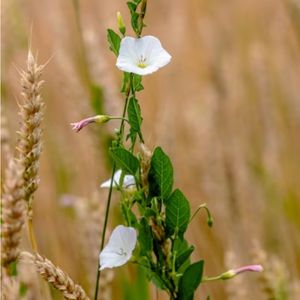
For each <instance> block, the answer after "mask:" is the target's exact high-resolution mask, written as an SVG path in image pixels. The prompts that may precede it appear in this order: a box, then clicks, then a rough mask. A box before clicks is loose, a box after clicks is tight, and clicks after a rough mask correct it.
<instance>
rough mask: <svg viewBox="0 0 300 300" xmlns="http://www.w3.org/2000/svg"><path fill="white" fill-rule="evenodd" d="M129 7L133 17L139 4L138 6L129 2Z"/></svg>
mask: <svg viewBox="0 0 300 300" xmlns="http://www.w3.org/2000/svg"><path fill="white" fill-rule="evenodd" d="M127 6H128V8H129V10H130V14H131V15H132V14H133V13H135V11H136V8H137V4H136V3H134V2H130V1H128V2H127Z"/></svg>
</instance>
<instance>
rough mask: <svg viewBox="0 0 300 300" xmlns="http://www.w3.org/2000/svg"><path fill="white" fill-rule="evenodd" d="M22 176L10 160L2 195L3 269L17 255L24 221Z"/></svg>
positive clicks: (20, 169) (19, 166)
mask: <svg viewBox="0 0 300 300" xmlns="http://www.w3.org/2000/svg"><path fill="white" fill-rule="evenodd" d="M22 175H23V168H22V166H21V164H20V162H19V161H16V160H15V159H13V158H12V159H11V160H10V162H9V165H8V167H7V169H6V175H5V182H4V186H3V194H2V216H1V219H2V226H1V250H2V254H1V258H2V265H3V266H5V267H7V266H8V265H9V264H10V263H11V262H13V261H15V260H16V259H17V257H18V255H19V242H20V239H21V230H22V227H23V224H24V221H25V214H24V212H25V201H24V189H23V178H22Z"/></svg>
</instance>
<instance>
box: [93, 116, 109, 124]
mask: <svg viewBox="0 0 300 300" xmlns="http://www.w3.org/2000/svg"><path fill="white" fill-rule="evenodd" d="M109 120H110V117H109V116H107V115H98V116H96V117H95V122H96V123H99V124H103V123H106V122H108V121H109Z"/></svg>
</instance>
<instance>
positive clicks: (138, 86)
mask: <svg viewBox="0 0 300 300" xmlns="http://www.w3.org/2000/svg"><path fill="white" fill-rule="evenodd" d="M132 85H133V89H134V90H135V91H136V92H139V91H141V90H143V89H144V87H143V85H142V76H141V75H136V74H135V75H134V76H133V82H132Z"/></svg>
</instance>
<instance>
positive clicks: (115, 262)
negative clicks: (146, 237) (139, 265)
mask: <svg viewBox="0 0 300 300" xmlns="http://www.w3.org/2000/svg"><path fill="white" fill-rule="evenodd" d="M136 241H137V233H136V230H135V229H134V228H133V227H125V226H123V225H119V226H117V227H116V228H115V229H114V230H113V232H112V234H111V236H110V238H109V241H108V243H107V245H106V246H105V247H104V249H103V250H102V251H101V253H100V255H99V260H100V270H103V269H106V268H115V267H119V266H122V265H124V264H126V263H127V261H128V260H129V259H130V258H131V256H132V251H133V250H134V248H135V245H136Z"/></svg>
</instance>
